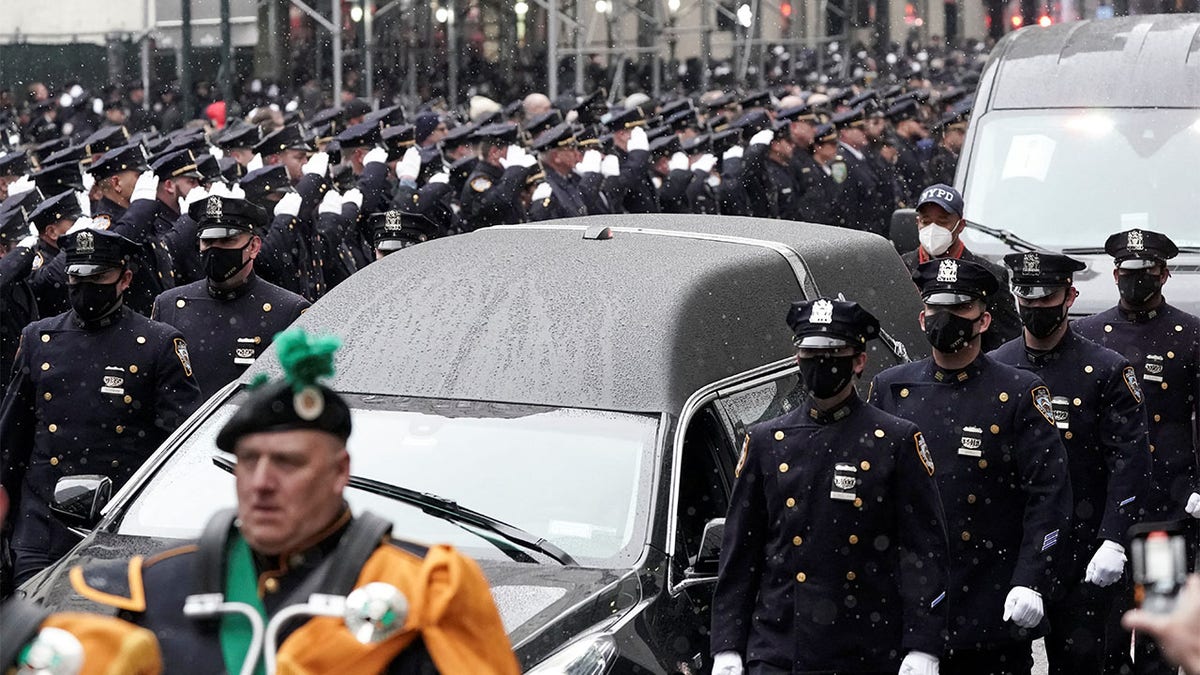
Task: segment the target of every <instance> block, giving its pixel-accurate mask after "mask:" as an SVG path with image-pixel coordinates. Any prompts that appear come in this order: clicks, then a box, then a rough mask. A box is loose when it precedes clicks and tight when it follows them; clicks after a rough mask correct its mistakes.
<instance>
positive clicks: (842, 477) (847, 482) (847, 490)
mask: <svg viewBox="0 0 1200 675" xmlns="http://www.w3.org/2000/svg"><path fill="white" fill-rule="evenodd" d="M857 486H858V467H856V466H854V465H853V464H838V465H837V466H835V467H833V488H832V489H831V490H830V491H829V498H830V499H839V500H842V501H847V502H852V501H854V500H855V499H857V498H858V495H857V494H855V488H856V487H857Z"/></svg>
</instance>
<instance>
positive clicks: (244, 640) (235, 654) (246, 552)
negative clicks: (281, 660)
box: [220, 530, 267, 675]
mask: <svg viewBox="0 0 1200 675" xmlns="http://www.w3.org/2000/svg"><path fill="white" fill-rule="evenodd" d="M227 562H228V564H227V566H226V569H225V600H226V601H227V602H244V603H246V604H247V605H250V606H251V607H253V608H254V609H255V610H257V611H258V615H259V616H261V617H262V619H263V625H266V622H267V610H266V608H265V607H264V606H263V603H262V598H260V597H258V572H257V571H256V570H255V569H254V556H253V554H251V552H250V545H249V544H247V543H246V540H245V539H242V537H241V535H239V534H238V533H237V532H236V530H235V531H234V532H233V533H231V534H230V543H229V555H228V558H227ZM220 635H221V653H222V654H223V655H224V656H225V669H226V671H227V672H229V673H234V674H236V673H240V672H241V671H242V664H243V663H244V662H245V660H246V654H247V653H248V652H249V651H250V646H251V645H250V638H251V636H252V635H253V633H252V631H251V629H250V620H249V619H247V618H246V617H245V616H243V615H241V614H222V615H221V632H220ZM263 664H264V660H263V657H262V656H260V657H259V659H258V665H257V667H256V668H255V669H254V672H255V673H256V675H265V673H266V668H265V667H264V665H263Z"/></svg>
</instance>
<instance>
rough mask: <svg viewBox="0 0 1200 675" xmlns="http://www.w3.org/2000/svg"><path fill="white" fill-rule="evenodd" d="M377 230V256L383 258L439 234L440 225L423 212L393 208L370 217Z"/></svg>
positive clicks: (373, 227) (372, 226) (374, 229)
mask: <svg viewBox="0 0 1200 675" xmlns="http://www.w3.org/2000/svg"><path fill="white" fill-rule="evenodd" d="M370 223H371V228H372V230H373V231H374V232H375V258H376V260H380V259H382V258H383V257H384V256H387V255H390V254H392V253H395V252H396V251H399V250H400V249H403V248H408V247H410V246H415V245H417V244H421V243H424V242H426V241H429V240H430V239H433V238H435V237H437V236H438V230H439V227H438V225H437V223H435V222H434V221H433V220H431V219H430V218H429V217H428V216H426V215H425V214H423V213H419V212H415V211H399V210H396V209H391V210H388V211H384V212H383V213H377V214H375V215H373V216H371V218H370Z"/></svg>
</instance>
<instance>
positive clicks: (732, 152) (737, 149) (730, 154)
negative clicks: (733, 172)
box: [721, 145, 745, 161]
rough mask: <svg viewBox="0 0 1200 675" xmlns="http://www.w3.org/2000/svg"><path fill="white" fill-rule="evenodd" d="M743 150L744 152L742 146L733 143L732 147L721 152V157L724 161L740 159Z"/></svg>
mask: <svg viewBox="0 0 1200 675" xmlns="http://www.w3.org/2000/svg"><path fill="white" fill-rule="evenodd" d="M743 152H745V151H744V150H742V146H740V145H735V146H733V147H732V148H730V149H728V150H726V151H725V152H724V153H722V154H721V159H723V160H725V161H729V160H731V159H741V158H742V153H743Z"/></svg>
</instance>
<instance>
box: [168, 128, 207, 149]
mask: <svg viewBox="0 0 1200 675" xmlns="http://www.w3.org/2000/svg"><path fill="white" fill-rule="evenodd" d="M167 137H168V138H170V139H171V142H170V144H168V145H167V147H166V150H163V151H162V152H163V153H167V152H175V151H176V150H191V151H192V154H193V155H199V154H201V153H203V152H207V151H208V136H206V135H205V134H204V130H203V129H180V130H178V131H172V132H171V133H170V134H168V136H167Z"/></svg>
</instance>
